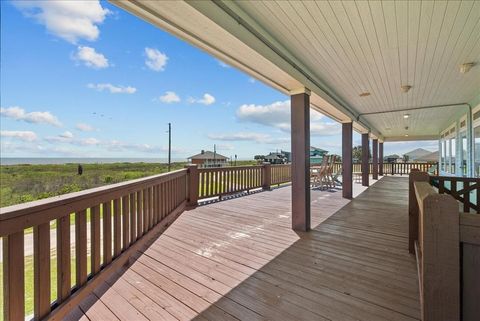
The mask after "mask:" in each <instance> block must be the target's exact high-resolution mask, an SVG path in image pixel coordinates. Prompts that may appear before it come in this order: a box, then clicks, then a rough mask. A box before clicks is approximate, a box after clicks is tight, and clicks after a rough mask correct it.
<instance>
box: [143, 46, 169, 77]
mask: <svg viewBox="0 0 480 321" xmlns="http://www.w3.org/2000/svg"><path fill="white" fill-rule="evenodd" d="M145 55H146V56H147V59H146V60H145V65H147V67H148V68H150V69H152V70H154V71H163V70H165V65H166V64H167V60H168V57H167V55H166V54H164V53H163V52H160V51H159V50H158V49H154V48H148V47H147V48H145Z"/></svg>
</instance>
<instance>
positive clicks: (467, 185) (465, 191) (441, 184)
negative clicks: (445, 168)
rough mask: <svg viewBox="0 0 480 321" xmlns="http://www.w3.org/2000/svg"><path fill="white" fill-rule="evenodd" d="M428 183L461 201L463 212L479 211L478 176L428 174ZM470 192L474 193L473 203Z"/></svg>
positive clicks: (479, 185)
mask: <svg viewBox="0 0 480 321" xmlns="http://www.w3.org/2000/svg"><path fill="white" fill-rule="evenodd" d="M446 183H447V184H446ZM430 184H432V186H435V187H436V188H438V192H439V193H440V194H450V195H452V196H453V197H454V198H455V199H456V200H457V201H459V202H460V203H462V204H463V211H464V212H471V211H472V210H474V211H476V212H477V213H480V204H479V200H480V178H476V177H456V176H430ZM448 185H449V186H448ZM472 193H473V194H474V195H473V198H474V199H475V203H473V202H472V201H471V199H472V197H471V196H472V195H471V194H472Z"/></svg>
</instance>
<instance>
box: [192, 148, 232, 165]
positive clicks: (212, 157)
mask: <svg viewBox="0 0 480 321" xmlns="http://www.w3.org/2000/svg"><path fill="white" fill-rule="evenodd" d="M228 159H229V158H228V157H226V156H223V155H220V154H218V153H214V152H211V151H209V150H202V151H201V152H200V154H197V155H193V156H190V157H189V158H188V161H189V162H190V163H192V164H197V165H199V167H224V166H227V165H228Z"/></svg>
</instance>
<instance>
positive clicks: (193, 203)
mask: <svg viewBox="0 0 480 321" xmlns="http://www.w3.org/2000/svg"><path fill="white" fill-rule="evenodd" d="M185 168H187V170H188V171H187V176H188V179H187V195H188V196H187V207H188V208H189V209H192V208H195V207H197V205H198V193H199V181H200V172H199V170H198V165H197V164H188V165H186V166H185Z"/></svg>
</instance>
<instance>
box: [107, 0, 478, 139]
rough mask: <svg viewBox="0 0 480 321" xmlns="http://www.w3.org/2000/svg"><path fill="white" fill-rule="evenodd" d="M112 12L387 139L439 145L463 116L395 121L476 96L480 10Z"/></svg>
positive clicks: (281, 5)
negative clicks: (462, 68)
mask: <svg viewBox="0 0 480 321" xmlns="http://www.w3.org/2000/svg"><path fill="white" fill-rule="evenodd" d="M114 3H115V4H118V5H119V6H121V7H124V8H126V9H127V10H129V11H131V12H133V13H135V14H137V15H139V16H140V17H142V18H144V19H146V20H148V21H150V22H152V23H154V24H156V25H158V26H159V27H161V28H163V29H166V30H167V31H170V32H172V33H174V34H176V35H177V36H180V37H181V38H183V39H185V40H187V41H189V42H191V43H193V44H194V45H197V46H199V47H201V48H202V49H204V50H206V51H208V52H210V53H212V54H213V55H215V56H217V57H219V58H220V59H222V60H225V61H227V62H228V63H230V64H233V65H235V66H237V67H238V68H240V69H242V70H244V71H245V72H247V73H249V74H251V75H252V76H254V77H257V78H259V79H261V80H263V81H264V82H266V83H267V84H270V85H272V86H274V87H275V88H277V89H280V90H282V91H283V92H285V93H288V92H289V91H291V90H295V89H297V88H298V87H300V86H302V85H304V86H306V87H307V88H309V89H311V90H312V98H311V101H312V103H313V107H314V108H316V109H318V110H320V111H323V112H324V113H326V114H328V115H330V116H332V117H334V118H336V119H337V120H339V121H347V120H348V119H352V120H356V121H358V122H357V123H356V128H357V130H360V131H364V130H365V129H366V128H369V129H370V130H371V131H372V132H373V133H374V135H375V136H377V137H384V138H385V139H397V138H399V137H405V134H408V137H409V139H415V138H417V139H419V138H426V137H431V138H432V137H438V135H439V133H440V131H441V130H442V129H443V126H445V124H446V123H448V122H449V120H450V119H451V121H452V122H453V121H454V117H455V116H456V115H457V114H458V112H459V110H465V106H452V107H442V108H430V109H420V110H415V111H411V112H408V113H409V114H410V117H409V118H408V119H404V118H403V114H404V113H405V112H395V113H391V112H393V111H398V110H400V109H407V108H413V107H421V106H432V105H448V104H458V103H465V102H468V101H471V100H472V99H473V98H474V97H475V96H477V95H478V94H480V2H479V1H462V2H459V1H441V2H440V1H435V2H434V1H428V2H420V1H395V2H393V1H355V2H354V1H285V0H283V1H237V2H232V1H216V2H212V1H191V2H177V1H158V2H156V1H114ZM467 62H476V63H477V65H476V66H475V67H473V68H472V69H471V70H470V72H468V73H466V74H461V73H460V72H459V65H460V64H462V63H467ZM402 85H410V86H412V88H411V90H410V91H409V92H408V93H402V92H401V90H400V87H401V86H402ZM362 92H369V93H370V94H371V95H370V96H367V97H360V96H359V94H360V93H362ZM377 112H387V113H377ZM365 113H376V114H370V115H362V114H365ZM407 126H408V130H406V129H405V127H407Z"/></svg>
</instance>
